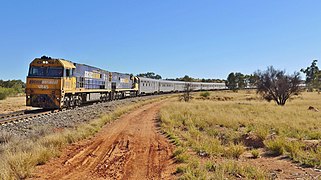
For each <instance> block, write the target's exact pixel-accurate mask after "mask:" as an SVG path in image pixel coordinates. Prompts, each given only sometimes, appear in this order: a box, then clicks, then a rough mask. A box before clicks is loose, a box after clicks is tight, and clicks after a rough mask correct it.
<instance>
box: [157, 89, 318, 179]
mask: <svg viewBox="0 0 321 180" xmlns="http://www.w3.org/2000/svg"><path fill="white" fill-rule="evenodd" d="M194 97H196V98H195V99H194V100H192V101H191V102H189V103H186V102H178V101H176V102H172V103H168V104H167V105H166V106H165V107H164V108H163V109H162V111H161V126H162V129H163V130H164V131H165V132H166V133H168V134H170V137H175V138H174V139H173V141H175V142H177V144H179V146H181V147H184V148H189V149H191V150H193V151H194V152H195V153H196V155H198V157H197V158H202V157H204V156H206V157H207V158H214V159H220V158H227V159H231V162H233V165H228V166H227V167H228V168H225V170H224V172H225V171H228V172H226V173H223V176H222V177H229V176H231V172H229V171H230V169H235V168H236V167H234V165H235V166H237V164H238V162H237V161H234V160H233V159H238V158H239V157H240V156H241V154H242V153H243V152H244V151H245V147H244V146H243V145H241V143H243V139H242V138H243V137H244V135H246V134H253V135H254V136H256V137H258V139H261V140H262V141H264V145H265V146H266V148H267V149H268V150H269V151H270V152H271V153H272V154H274V155H280V154H286V155H288V156H289V157H291V158H293V159H294V160H295V161H297V162H300V163H302V164H306V165H311V166H320V164H321V148H319V146H315V145H310V146H311V147H309V146H308V145H307V144H306V143H305V142H306V141H307V140H320V139H321V116H320V113H321V112H315V111H309V110H308V107H309V106H313V107H315V108H321V95H319V94H317V93H306V92H304V93H302V94H301V95H300V96H298V97H295V98H294V99H291V100H290V101H289V102H288V103H287V104H286V105H285V106H283V107H281V106H277V105H276V104H275V103H273V102H270V103H269V102H265V101H263V100H262V99H261V98H260V97H259V96H258V95H257V94H256V93H255V92H254V91H239V92H238V93H235V92H228V91H225V92H211V94H210V96H209V97H207V98H204V95H203V94H202V93H201V94H196V95H194ZM286 142H287V143H286ZM317 142H318V141H317ZM255 154H257V153H255ZM187 164H188V163H187ZM243 166H244V165H240V167H237V168H240V169H239V170H240V171H242V173H241V174H242V176H241V177H251V176H256V175H258V174H261V175H262V176H260V177H265V178H266V176H264V175H263V174H264V172H263V171H262V170H259V169H257V168H254V167H250V166H248V167H247V168H243ZM224 167H225V166H224ZM237 168H236V169H237ZM218 169H220V168H216V169H215V171H213V172H210V171H208V170H206V169H205V170H204V168H202V171H201V172H203V173H205V174H206V177H208V176H215V177H216V174H217V173H219V170H218ZM223 169H224V168H223ZM233 171H234V170H233ZM185 172H187V171H185ZM254 172H255V173H254ZM258 172H260V173H258ZM255 174H256V175H255ZM233 177H236V178H237V177H238V175H235V176H233Z"/></svg>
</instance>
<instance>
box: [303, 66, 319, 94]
mask: <svg viewBox="0 0 321 180" xmlns="http://www.w3.org/2000/svg"><path fill="white" fill-rule="evenodd" d="M317 62H318V60H313V61H312V63H311V65H310V66H309V67H307V68H305V69H301V72H303V73H304V74H305V75H306V79H305V84H306V85H307V87H308V89H309V91H312V90H313V89H318V90H319V89H320V86H321V83H320V79H321V72H320V70H319V67H318V65H317Z"/></svg>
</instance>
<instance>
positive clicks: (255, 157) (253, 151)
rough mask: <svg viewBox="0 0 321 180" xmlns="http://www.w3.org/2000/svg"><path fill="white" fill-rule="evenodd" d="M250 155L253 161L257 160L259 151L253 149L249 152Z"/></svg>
mask: <svg viewBox="0 0 321 180" xmlns="http://www.w3.org/2000/svg"><path fill="white" fill-rule="evenodd" d="M251 154H252V156H253V158H254V159H257V158H258V157H259V156H260V151H259V150H257V149H253V150H252V151H251Z"/></svg>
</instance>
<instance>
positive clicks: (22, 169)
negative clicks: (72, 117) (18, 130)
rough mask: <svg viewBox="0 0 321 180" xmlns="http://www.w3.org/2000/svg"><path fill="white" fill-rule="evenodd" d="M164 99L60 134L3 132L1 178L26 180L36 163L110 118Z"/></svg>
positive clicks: (126, 108) (0, 138) (119, 110)
mask: <svg viewBox="0 0 321 180" xmlns="http://www.w3.org/2000/svg"><path fill="white" fill-rule="evenodd" d="M163 98H168V97H162V98H156V99H151V100H145V101H141V102H138V103H135V104H132V105H127V106H125V105H124V106H122V107H119V108H117V109H116V110H115V111H113V112H111V113H109V114H107V115H104V116H102V117H101V118H99V119H95V120H92V121H91V122H90V123H88V124H82V125H79V126H78V127H76V128H75V129H65V130H64V131H62V132H59V133H49V134H44V133H43V129H39V133H38V137H34V138H31V139H28V140H27V139H19V138H14V137H12V135H10V134H8V133H4V134H1V135H0V141H1V142H0V159H1V163H0V179H25V178H28V177H32V171H33V170H34V168H35V166H37V165H41V164H44V163H46V162H47V161H48V160H49V159H51V158H53V157H57V156H59V154H60V151H61V150H62V149H63V148H64V147H65V146H66V145H68V144H70V143H73V142H76V141H79V140H82V139H85V138H88V137H90V136H93V135H94V134H95V133H97V132H98V131H99V130H100V129H102V127H103V126H104V125H105V124H107V123H108V122H110V121H113V120H115V119H117V118H119V117H120V116H121V115H123V114H125V113H127V112H129V111H131V110H134V109H136V108H139V107H141V106H143V105H146V104H148V103H152V102H155V101H159V100H161V99H163Z"/></svg>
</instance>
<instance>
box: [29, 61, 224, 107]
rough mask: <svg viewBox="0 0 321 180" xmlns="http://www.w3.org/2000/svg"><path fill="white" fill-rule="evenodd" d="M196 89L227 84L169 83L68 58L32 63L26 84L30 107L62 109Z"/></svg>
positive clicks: (217, 87) (220, 86)
mask: <svg viewBox="0 0 321 180" xmlns="http://www.w3.org/2000/svg"><path fill="white" fill-rule="evenodd" d="M186 83H190V84H191V87H192V89H193V90H195V91H198V90H215V89H226V86H225V84H224V83H200V82H181V81H166V80H156V79H149V78H141V77H135V76H133V75H130V74H124V73H118V72H109V71H106V70H102V69H100V68H96V67H92V66H89V65H85V64H79V63H74V62H71V61H69V60H65V59H55V58H50V57H46V56H43V57H41V58H36V59H34V60H33V61H32V62H31V63H30V67H29V73H28V76H27V83H26V104H27V106H32V107H40V108H44V109H62V108H69V107H74V106H79V105H82V104H84V103H87V102H93V101H110V100H115V99H121V98H126V97H133V96H139V95H148V94H159V93H169V92H181V91H183V90H184V87H185V84H186Z"/></svg>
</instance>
